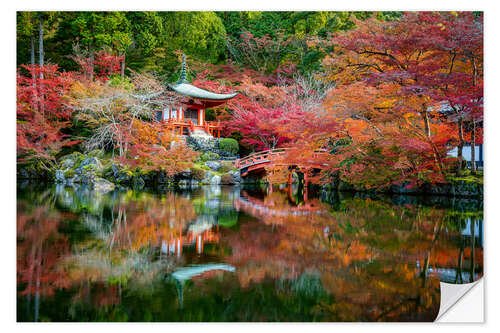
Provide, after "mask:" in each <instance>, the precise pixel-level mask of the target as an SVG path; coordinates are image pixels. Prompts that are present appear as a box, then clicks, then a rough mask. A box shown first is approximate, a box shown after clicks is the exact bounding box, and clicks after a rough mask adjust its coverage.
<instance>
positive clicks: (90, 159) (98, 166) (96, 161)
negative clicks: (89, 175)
mask: <svg viewBox="0 0 500 333" xmlns="http://www.w3.org/2000/svg"><path fill="white" fill-rule="evenodd" d="M87 165H95V167H94V168H95V169H96V170H102V164H101V162H100V161H99V159H98V158H97V157H95V156H92V157H87V158H84V159H83V161H82V163H80V166H79V167H78V168H84V167H85V166H87Z"/></svg>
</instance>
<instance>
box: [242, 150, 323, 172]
mask: <svg viewBox="0 0 500 333" xmlns="http://www.w3.org/2000/svg"><path fill="white" fill-rule="evenodd" d="M287 150H289V148H279V149H274V150H264V151H260V152H257V153H253V154H250V155H248V156H246V157H243V158H241V159H239V160H237V161H236V163H235V167H236V168H238V169H240V170H241V169H243V168H246V167H249V166H252V165H255V164H260V163H266V162H272V161H273V160H275V159H277V158H278V157H280V156H283V155H284V154H285V153H286V152H287ZM324 154H328V151H327V150H325V149H318V150H316V151H314V153H313V154H312V158H313V159H315V158H317V157H320V156H321V155H324Z"/></svg>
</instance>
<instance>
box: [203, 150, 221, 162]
mask: <svg viewBox="0 0 500 333" xmlns="http://www.w3.org/2000/svg"><path fill="white" fill-rule="evenodd" d="M219 159H220V157H219V155H218V154H216V153H212V152H210V151H208V152H206V153H203V154H202V155H201V156H200V160H201V162H206V161H218V160H219Z"/></svg>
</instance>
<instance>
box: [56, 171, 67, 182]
mask: <svg viewBox="0 0 500 333" xmlns="http://www.w3.org/2000/svg"><path fill="white" fill-rule="evenodd" d="M65 181H66V179H65V178H64V173H63V171H62V170H57V171H56V183H64V182H65Z"/></svg>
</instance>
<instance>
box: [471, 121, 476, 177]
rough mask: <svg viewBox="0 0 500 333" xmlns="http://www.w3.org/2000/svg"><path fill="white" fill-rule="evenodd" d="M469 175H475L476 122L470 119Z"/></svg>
mask: <svg viewBox="0 0 500 333" xmlns="http://www.w3.org/2000/svg"><path fill="white" fill-rule="evenodd" d="M470 145H471V147H470V164H471V166H470V167H471V174H473V175H475V174H476V120H474V119H472V134H471V143H470Z"/></svg>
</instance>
